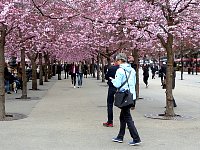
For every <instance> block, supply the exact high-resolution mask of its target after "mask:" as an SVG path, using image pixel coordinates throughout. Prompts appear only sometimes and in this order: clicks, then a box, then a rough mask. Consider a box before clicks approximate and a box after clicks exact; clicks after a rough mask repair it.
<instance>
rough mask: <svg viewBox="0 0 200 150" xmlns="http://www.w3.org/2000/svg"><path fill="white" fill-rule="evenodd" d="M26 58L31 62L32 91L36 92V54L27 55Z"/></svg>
mask: <svg viewBox="0 0 200 150" xmlns="http://www.w3.org/2000/svg"><path fill="white" fill-rule="evenodd" d="M27 56H28V58H29V59H30V60H31V65H32V90H38V88H37V64H36V60H37V57H38V53H31V54H30V53H27Z"/></svg>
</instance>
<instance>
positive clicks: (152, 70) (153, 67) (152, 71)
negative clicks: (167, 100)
mask: <svg viewBox="0 0 200 150" xmlns="http://www.w3.org/2000/svg"><path fill="white" fill-rule="evenodd" d="M156 71H157V67H156V65H155V64H153V65H152V67H151V73H152V79H155V75H156Z"/></svg>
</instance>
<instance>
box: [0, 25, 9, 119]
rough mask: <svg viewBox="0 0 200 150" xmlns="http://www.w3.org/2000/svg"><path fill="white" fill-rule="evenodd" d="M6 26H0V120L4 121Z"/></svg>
mask: <svg viewBox="0 0 200 150" xmlns="http://www.w3.org/2000/svg"><path fill="white" fill-rule="evenodd" d="M6 30H7V27H6V26H5V25H2V26H0V120H3V119H4V118H5V116H6V114H5V88H4V67H5V57H4V48H5V43H6V41H5V39H6Z"/></svg>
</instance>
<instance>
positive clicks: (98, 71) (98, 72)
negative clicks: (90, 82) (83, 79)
mask: <svg viewBox="0 0 200 150" xmlns="http://www.w3.org/2000/svg"><path fill="white" fill-rule="evenodd" d="M102 71H103V68H102ZM97 80H100V54H99V53H98V55H97Z"/></svg>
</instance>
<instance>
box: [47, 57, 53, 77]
mask: <svg viewBox="0 0 200 150" xmlns="http://www.w3.org/2000/svg"><path fill="white" fill-rule="evenodd" d="M47 59H48V61H47V65H48V79H51V77H52V73H51V63H50V58H49V56H48V57H47Z"/></svg>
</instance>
